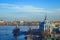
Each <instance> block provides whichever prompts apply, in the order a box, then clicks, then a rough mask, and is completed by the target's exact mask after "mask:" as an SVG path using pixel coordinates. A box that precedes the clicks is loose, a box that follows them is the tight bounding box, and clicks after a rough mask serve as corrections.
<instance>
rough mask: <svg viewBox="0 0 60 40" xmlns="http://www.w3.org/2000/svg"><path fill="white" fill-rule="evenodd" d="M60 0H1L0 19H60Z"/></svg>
mask: <svg viewBox="0 0 60 40" xmlns="http://www.w3.org/2000/svg"><path fill="white" fill-rule="evenodd" d="M59 4H60V0H0V19H3V20H25V21H40V20H43V19H44V17H45V14H47V19H48V20H54V21H56V20H57V21H60V5H59Z"/></svg>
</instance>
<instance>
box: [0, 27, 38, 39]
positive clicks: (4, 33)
mask: <svg viewBox="0 0 60 40" xmlns="http://www.w3.org/2000/svg"><path fill="white" fill-rule="evenodd" d="M14 28H15V26H0V40H15V38H14V37H13V34H12V31H13V29H14ZM19 28H20V30H21V31H28V29H29V27H28V26H19ZM31 28H32V29H35V28H37V29H38V26H31ZM24 37H25V35H20V36H19V38H18V40H25V38H24Z"/></svg>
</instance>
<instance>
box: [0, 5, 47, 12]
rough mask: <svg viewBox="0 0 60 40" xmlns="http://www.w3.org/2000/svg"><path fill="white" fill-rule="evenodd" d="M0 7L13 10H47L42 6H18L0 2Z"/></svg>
mask: <svg viewBox="0 0 60 40" xmlns="http://www.w3.org/2000/svg"><path fill="white" fill-rule="evenodd" d="M0 7H1V8H6V9H12V10H13V11H15V12H47V10H45V9H43V8H37V7H34V6H29V5H24V6H23V5H22V6H18V5H13V4H0Z"/></svg>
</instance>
